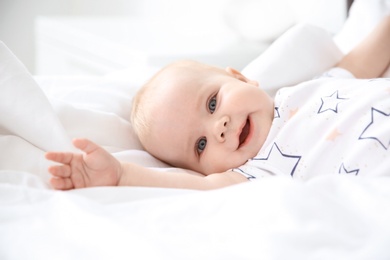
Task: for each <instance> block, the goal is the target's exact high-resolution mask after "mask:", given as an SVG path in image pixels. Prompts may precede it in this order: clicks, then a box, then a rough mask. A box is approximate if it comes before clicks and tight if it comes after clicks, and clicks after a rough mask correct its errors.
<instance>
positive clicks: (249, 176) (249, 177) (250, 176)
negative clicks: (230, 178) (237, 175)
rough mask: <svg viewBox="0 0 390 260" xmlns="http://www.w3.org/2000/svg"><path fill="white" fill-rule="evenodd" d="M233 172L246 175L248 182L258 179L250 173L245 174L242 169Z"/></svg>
mask: <svg viewBox="0 0 390 260" xmlns="http://www.w3.org/2000/svg"><path fill="white" fill-rule="evenodd" d="M232 170H234V171H239V172H241V174H243V175H245V177H246V178H247V180H252V179H253V180H255V179H256V177H255V176H253V175H251V174H249V173H246V172H244V171H243V170H241V169H240V168H233V169H232Z"/></svg>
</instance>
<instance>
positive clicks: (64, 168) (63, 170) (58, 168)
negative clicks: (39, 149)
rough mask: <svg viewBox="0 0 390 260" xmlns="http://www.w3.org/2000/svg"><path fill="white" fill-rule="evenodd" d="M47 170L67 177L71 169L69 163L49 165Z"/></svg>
mask: <svg viewBox="0 0 390 260" xmlns="http://www.w3.org/2000/svg"><path fill="white" fill-rule="evenodd" d="M48 170H49V172H50V173H51V174H52V175H53V176H56V177H61V178H69V177H70V176H71V174H72V170H71V169H70V166H69V165H53V166H50V167H49V169H48Z"/></svg>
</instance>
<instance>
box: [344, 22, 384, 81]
mask: <svg viewBox="0 0 390 260" xmlns="http://www.w3.org/2000/svg"><path fill="white" fill-rule="evenodd" d="M389 65H390V16H386V17H385V18H384V19H383V20H382V21H381V22H380V23H379V24H378V25H377V26H376V27H375V29H374V30H373V31H372V32H371V33H370V34H369V35H368V36H367V37H366V38H365V39H364V40H363V41H362V42H361V43H359V44H358V45H357V46H356V47H355V48H354V49H353V50H352V51H351V52H349V53H348V54H347V55H346V56H345V57H344V58H343V59H342V60H341V61H340V62H339V64H338V65H337V66H338V67H341V68H344V69H346V70H348V71H350V72H351V73H352V74H353V75H354V76H355V77H356V78H377V77H380V76H381V75H382V74H383V73H384V72H385V70H386V68H387V67H388V66H389Z"/></svg>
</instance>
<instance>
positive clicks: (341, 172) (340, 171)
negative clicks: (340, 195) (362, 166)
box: [339, 163, 359, 175]
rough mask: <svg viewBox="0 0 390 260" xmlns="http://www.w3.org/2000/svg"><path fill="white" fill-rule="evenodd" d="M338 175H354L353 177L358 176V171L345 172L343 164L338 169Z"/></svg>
mask: <svg viewBox="0 0 390 260" xmlns="http://www.w3.org/2000/svg"><path fill="white" fill-rule="evenodd" d="M339 174H355V175H358V174H359V169H354V170H350V171H349V170H347V168H345V166H344V163H342V164H341V165H340V168H339Z"/></svg>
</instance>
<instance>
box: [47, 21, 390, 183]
mask: <svg viewBox="0 0 390 260" xmlns="http://www.w3.org/2000/svg"><path fill="white" fill-rule="evenodd" d="M389 46H390V17H386V18H385V19H384V20H383V21H382V22H381V23H380V24H379V25H378V26H377V27H376V28H375V30H374V31H373V32H372V33H371V34H370V35H369V36H368V37H367V38H366V39H365V40H364V41H363V42H361V43H360V44H359V45H358V46H357V47H355V49H354V50H352V51H351V52H350V53H349V54H348V55H346V56H345V57H344V58H343V59H342V60H341V61H340V63H339V64H337V67H338V68H336V69H333V70H331V71H329V72H328V73H327V74H325V75H324V76H323V77H321V78H319V79H316V80H312V81H308V82H304V83H302V84H299V85H298V86H295V87H291V88H285V89H282V90H281V91H279V92H278V94H277V95H276V97H275V100H273V99H272V98H271V97H270V96H269V95H267V93H266V92H264V91H263V90H262V89H261V88H260V87H259V85H258V83H257V82H255V81H252V80H250V79H248V78H246V77H245V76H244V75H242V74H241V73H240V72H239V71H237V70H235V69H232V68H229V67H228V68H226V69H225V70H223V69H220V68H216V67H213V66H208V65H205V64H201V63H197V62H194V61H181V62H176V63H173V64H170V65H168V66H167V67H165V68H163V69H162V70H161V71H160V72H158V73H157V74H156V75H155V76H154V77H153V78H152V79H151V80H150V81H149V82H148V83H146V84H145V86H143V87H142V88H141V90H140V91H139V92H138V93H137V95H136V97H135V99H134V101H133V111H132V125H133V127H134V130H135V132H136V133H137V135H138V137H139V139H140V141H141V143H142V145H143V147H144V148H145V150H146V151H148V152H149V153H150V154H152V155H153V156H155V157H156V158H158V159H160V160H162V161H164V162H167V163H168V164H170V165H172V166H175V167H180V168H184V169H190V170H193V171H195V172H197V173H200V174H199V175H196V174H190V173H189V172H188V171H183V172H161V171H157V170H154V169H151V168H145V167H142V166H140V165H137V164H133V163H124V162H119V161H117V160H116V159H115V158H114V157H113V156H112V155H111V154H109V153H108V152H107V151H105V150H104V149H103V148H101V147H99V146H98V145H96V144H94V143H92V142H91V141H89V140H86V139H75V140H74V141H73V143H74V145H75V147H77V148H78V149H80V150H82V151H83V152H84V153H83V154H76V153H66V152H49V153H47V154H46V158H47V159H49V160H52V161H55V162H58V163H60V164H61V165H56V166H51V167H50V168H49V172H50V173H51V174H52V175H53V176H54V178H52V180H51V183H52V185H53V187H54V188H56V189H64V190H66V189H72V188H83V187H90V186H103V185H104V186H108V185H129V186H150V187H170V188H187V189H214V188H220V187H225V186H229V185H233V184H238V183H242V182H246V181H248V180H251V179H258V178H261V177H265V176H269V175H290V176H292V177H294V178H298V179H308V178H309V176H310V177H312V176H315V175H316V173H319V172H326V173H329V174H332V173H337V174H353V175H366V174H367V175H382V174H384V173H386V172H387V174H388V173H389V172H390V152H389V151H390V149H389V145H390V141H389V140H390V106H389V104H390V80H388V79H378V80H358V79H355V77H356V78H377V77H379V76H380V75H382V73H383V72H384V71H385V69H386V68H387V67H388V66H389V64H390V48H389ZM320 170H321V171H320Z"/></svg>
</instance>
